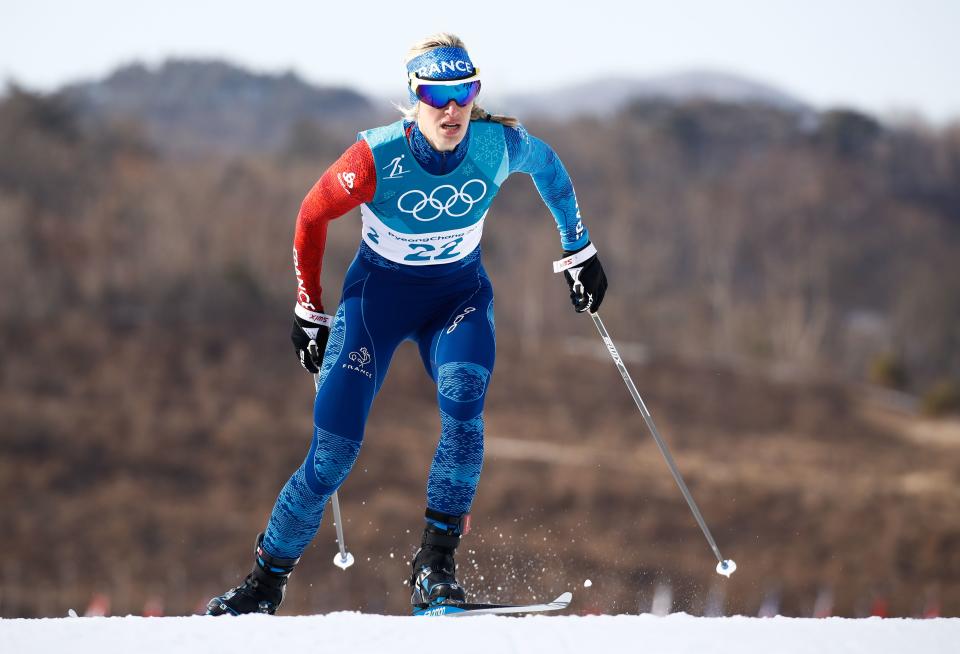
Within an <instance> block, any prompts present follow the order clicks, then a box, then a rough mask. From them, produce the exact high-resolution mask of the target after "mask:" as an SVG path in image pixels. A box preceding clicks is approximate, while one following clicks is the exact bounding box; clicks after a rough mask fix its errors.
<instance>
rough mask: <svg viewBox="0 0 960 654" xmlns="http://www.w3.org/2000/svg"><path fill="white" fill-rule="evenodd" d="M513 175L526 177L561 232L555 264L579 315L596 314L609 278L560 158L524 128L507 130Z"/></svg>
mask: <svg viewBox="0 0 960 654" xmlns="http://www.w3.org/2000/svg"><path fill="white" fill-rule="evenodd" d="M503 132H504V138H505V139H506V143H507V156H508V157H509V160H510V172H511V173H514V172H522V173H527V174H528V175H530V176H531V177H533V183H534V185H536V187H537V191H539V193H540V197H541V198H543V202H544V204H546V205H547V208H548V209H550V213H551V214H553V218H554V220H555V221H556V223H557V230H558V231H559V232H560V244H561V246H562V247H563V258H562V259H561V260H560V261H557V262H556V263H555V264H554V270H555V271H556V272H561V271H562V272H563V275H564V277H565V278H566V280H567V284H568V285H569V286H570V300H571V302H573V307H574V309H576V310H577V311H578V312H582V311H587V310H589V311H591V312H595V311H596V310H597V309H598V308H599V307H600V303H601V302H603V296H604V294H605V293H606V290H607V276H606V274H604V272H603V266H601V265H600V259H599V258H597V248H596V247H595V246H594V245H593V243H591V241H590V234H589V232H588V231H587V229H586V227H584V225H583V221H582V220H581V218H580V206H579V204H578V203H577V196H576V193H575V192H574V190H573V182H572V181H571V180H570V175H569V174H568V173H567V169H566V168H564V167H563V162H561V161H560V157H558V156H557V154H556V152H554V151H553V148H551V147H550V146H549V145H547V144H546V143H545V142H543V141H541V140H540V139H538V138H537V137H535V136H533V135H531V134H530V133H529V132H527V130H526V129H524V128H523V126H517V127H506V126H505V127H504V129H503Z"/></svg>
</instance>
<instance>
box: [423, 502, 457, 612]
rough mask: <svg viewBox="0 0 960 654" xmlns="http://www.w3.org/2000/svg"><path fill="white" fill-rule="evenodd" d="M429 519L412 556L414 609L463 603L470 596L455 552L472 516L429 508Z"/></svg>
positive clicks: (427, 516) (427, 515)
mask: <svg viewBox="0 0 960 654" xmlns="http://www.w3.org/2000/svg"><path fill="white" fill-rule="evenodd" d="M426 518H427V526H426V527H425V528H424V530H423V540H422V541H421V542H420V549H419V550H417V553H416V555H415V556H414V557H413V574H412V575H411V577H410V587H411V588H412V589H413V594H412V595H411V596H410V603H411V604H412V605H413V607H414V608H415V609H422V608H426V607H428V606H432V605H435V604H462V603H463V602H465V601H466V599H467V596H466V593H465V592H464V590H463V586H461V585H460V584H459V582H457V578H456V572H457V565H456V563H455V562H454V560H453V553H454V551H455V550H456V549H457V545H459V544H460V536H461V535H462V534H465V533H467V531H469V524H470V520H469V518H470V516H469V514H465V515H462V516H456V515H450V514H448V513H440V512H439V511H433V510H432V509H427V512H426Z"/></svg>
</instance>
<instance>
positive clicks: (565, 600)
mask: <svg viewBox="0 0 960 654" xmlns="http://www.w3.org/2000/svg"><path fill="white" fill-rule="evenodd" d="M572 599H573V593H571V592H570V591H567V592H566V593H563V594H562V595H560V597H558V598H557V599H555V600H553V601H552V602H550V603H551V604H563V605H564V606H567V605H568V604H570V601H571V600H572Z"/></svg>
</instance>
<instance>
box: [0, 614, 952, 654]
mask: <svg viewBox="0 0 960 654" xmlns="http://www.w3.org/2000/svg"><path fill="white" fill-rule="evenodd" d="M437 645H440V646H441V647H442V650H443V651H450V652H454V653H455V654H469V653H473V652H476V653H477V654H499V653H500V652H524V653H526V652H549V653H550V654H560V653H561V652H578V653H580V652H614V651H616V652H643V653H644V654H673V653H676V654H680V653H683V654H687V653H690V654H713V653H724V652H730V653H735V654H771V653H776V654H793V653H795V652H811V653H813V652H816V653H817V654H823V653H825V652H826V653H828V652H843V653H852V652H864V653H866V652H870V653H871V654H876V653H888V652H889V653H894V652H896V653H898V654H900V653H907V654H938V653H940V652H950V653H951V654H955V653H956V652H960V618H940V619H936V620H908V619H880V618H867V619H863V620H851V619H843V618H827V619H821V620H814V619H800V618H782V617H776V618H746V617H731V618H697V617H693V616H689V615H685V614H673V615H669V616H666V617H656V616H653V615H639V616H637V615H620V616H608V615H600V616H583V617H580V616H530V617H524V618H507V617H501V616H477V617H473V618H460V619H450V618H414V617H400V616H384V615H367V614H362V613H331V614H329V615H316V616H303V617H280V616H277V617H273V616H264V615H247V616H242V617H239V618H234V617H228V616H225V617H220V618H207V617H203V616H192V617H181V618H141V617H125V618H120V617H117V618H45V619H38V620H24V619H8V620H0V651H2V652H3V653H4V654H7V653H9V654H35V653H37V654H39V653H48V652H49V653H51V654H53V653H55V654H63V652H69V654H108V653H112V652H123V653H127V652H137V653H146V654H152V653H158V654H159V653H161V652H162V653H163V654H170V653H173V652H177V653H186V654H194V653H198V654H199V653H201V652H202V653H207V652H231V653H235V652H240V653H246V652H249V653H251V654H253V653H256V652H280V653H282V652H290V651H293V652H315V653H317V654H320V653H326V652H333V653H335V654H348V653H350V654H353V653H364V652H370V653H374V652H377V653H379V652H400V653H403V654H410V653H412V652H422V651H433V650H434V648H435V647H437Z"/></svg>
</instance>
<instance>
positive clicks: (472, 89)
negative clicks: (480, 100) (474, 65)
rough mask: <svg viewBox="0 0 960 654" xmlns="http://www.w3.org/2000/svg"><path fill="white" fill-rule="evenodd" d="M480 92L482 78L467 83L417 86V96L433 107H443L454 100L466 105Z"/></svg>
mask: <svg viewBox="0 0 960 654" xmlns="http://www.w3.org/2000/svg"><path fill="white" fill-rule="evenodd" d="M478 93H480V80H474V81H473V82H467V83H465V84H453V85H444V84H421V85H420V86H418V87H417V97H418V98H420V99H421V100H422V101H424V102H426V103H427V104H428V105H430V106H431V107H434V108H436V109H443V108H444V107H446V106H447V105H448V104H450V101H451V100H453V101H454V102H456V103H457V104H458V105H460V106H461V107H465V106H467V105H468V104H470V103H471V102H473V99H474V98H476V97H477V94H478Z"/></svg>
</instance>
